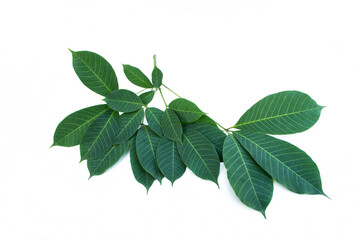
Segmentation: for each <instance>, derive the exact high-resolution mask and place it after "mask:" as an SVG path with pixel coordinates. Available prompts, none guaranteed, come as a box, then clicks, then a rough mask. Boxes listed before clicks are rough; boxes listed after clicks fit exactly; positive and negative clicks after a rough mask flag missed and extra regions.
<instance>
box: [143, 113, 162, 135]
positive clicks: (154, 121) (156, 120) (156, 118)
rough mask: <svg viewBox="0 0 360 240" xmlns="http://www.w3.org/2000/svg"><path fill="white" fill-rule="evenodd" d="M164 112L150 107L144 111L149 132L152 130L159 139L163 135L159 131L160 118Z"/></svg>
mask: <svg viewBox="0 0 360 240" xmlns="http://www.w3.org/2000/svg"><path fill="white" fill-rule="evenodd" d="M163 114H164V112H163V111H162V110H160V109H158V108H154V107H150V108H146V110H145V117H146V121H147V123H148V124H149V127H150V128H151V130H153V131H154V132H155V133H156V134H157V135H159V136H160V137H161V136H162V135H163V133H162V130H161V118H162V116H163Z"/></svg>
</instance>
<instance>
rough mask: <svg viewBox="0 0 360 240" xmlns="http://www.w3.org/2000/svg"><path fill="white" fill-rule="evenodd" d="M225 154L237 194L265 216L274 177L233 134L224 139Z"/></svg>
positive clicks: (228, 173)
mask: <svg viewBox="0 0 360 240" xmlns="http://www.w3.org/2000/svg"><path fill="white" fill-rule="evenodd" d="M223 156H224V165H225V168H226V169H227V176H228V179H229V182H230V185H231V187H232V189H233V190H234V192H235V194H236V196H237V197H238V198H239V199H240V201H241V202H243V203H244V204H245V205H246V206H248V207H251V208H253V209H255V210H257V211H260V212H261V213H262V214H263V215H264V217H265V209H266V208H267V206H268V205H269V203H270V201H271V198H272V194H273V188H274V187H273V181H272V178H271V177H270V176H269V174H267V173H266V172H265V171H264V170H263V169H262V168H261V167H260V166H259V165H258V164H257V163H256V162H255V161H254V159H253V158H252V157H251V156H250V154H249V153H248V152H247V151H246V150H245V149H244V148H243V147H242V146H241V145H240V143H239V142H238V141H237V140H236V138H235V137H234V136H233V135H231V134H230V135H228V136H227V137H226V139H225V141H224V150H223Z"/></svg>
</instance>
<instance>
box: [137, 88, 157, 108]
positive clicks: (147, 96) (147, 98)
mask: <svg viewBox="0 0 360 240" xmlns="http://www.w3.org/2000/svg"><path fill="white" fill-rule="evenodd" d="M154 95H155V91H154V90H151V91H148V92H144V93H142V94H141V95H140V96H139V97H140V99H141V101H142V102H143V104H144V105H148V104H149V103H150V102H151V101H152V100H153V98H154Z"/></svg>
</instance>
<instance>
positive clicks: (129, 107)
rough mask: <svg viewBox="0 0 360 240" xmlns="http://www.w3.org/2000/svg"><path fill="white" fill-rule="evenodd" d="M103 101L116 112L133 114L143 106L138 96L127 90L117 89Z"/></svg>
mask: <svg viewBox="0 0 360 240" xmlns="http://www.w3.org/2000/svg"><path fill="white" fill-rule="evenodd" d="M104 101H105V102H106V103H107V105H108V106H109V107H110V108H111V109H114V110H115V111H118V112H133V111H136V110H139V109H140V108H142V106H144V103H143V102H142V101H141V99H140V98H139V96H138V95H136V94H135V93H133V92H132V91H129V90H127V89H118V90H115V91H113V92H112V93H110V94H109V95H108V96H107V97H106V98H105V99H104Z"/></svg>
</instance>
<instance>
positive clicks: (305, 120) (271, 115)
mask: <svg viewBox="0 0 360 240" xmlns="http://www.w3.org/2000/svg"><path fill="white" fill-rule="evenodd" d="M322 108H323V107H322V106H319V105H317V103H316V102H315V101H314V100H313V99H312V98H310V97H309V96H308V95H307V94H305V93H302V92H298V91H284V92H279V93H275V94H272V95H269V96H267V97H265V98H263V99H261V100H260V101H259V102H257V103H256V104H255V105H254V106H252V107H251V108H250V109H249V110H247V111H246V112H245V114H244V115H243V116H242V117H241V118H240V120H239V121H238V122H237V123H236V125H235V126H234V127H235V128H238V129H242V130H246V131H251V132H261V133H267V134H291V133H298V132H303V131H305V130H307V129H309V128H311V127H312V126H313V125H314V124H315V123H316V122H317V120H318V119H319V117H320V112H321V109H322Z"/></svg>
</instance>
